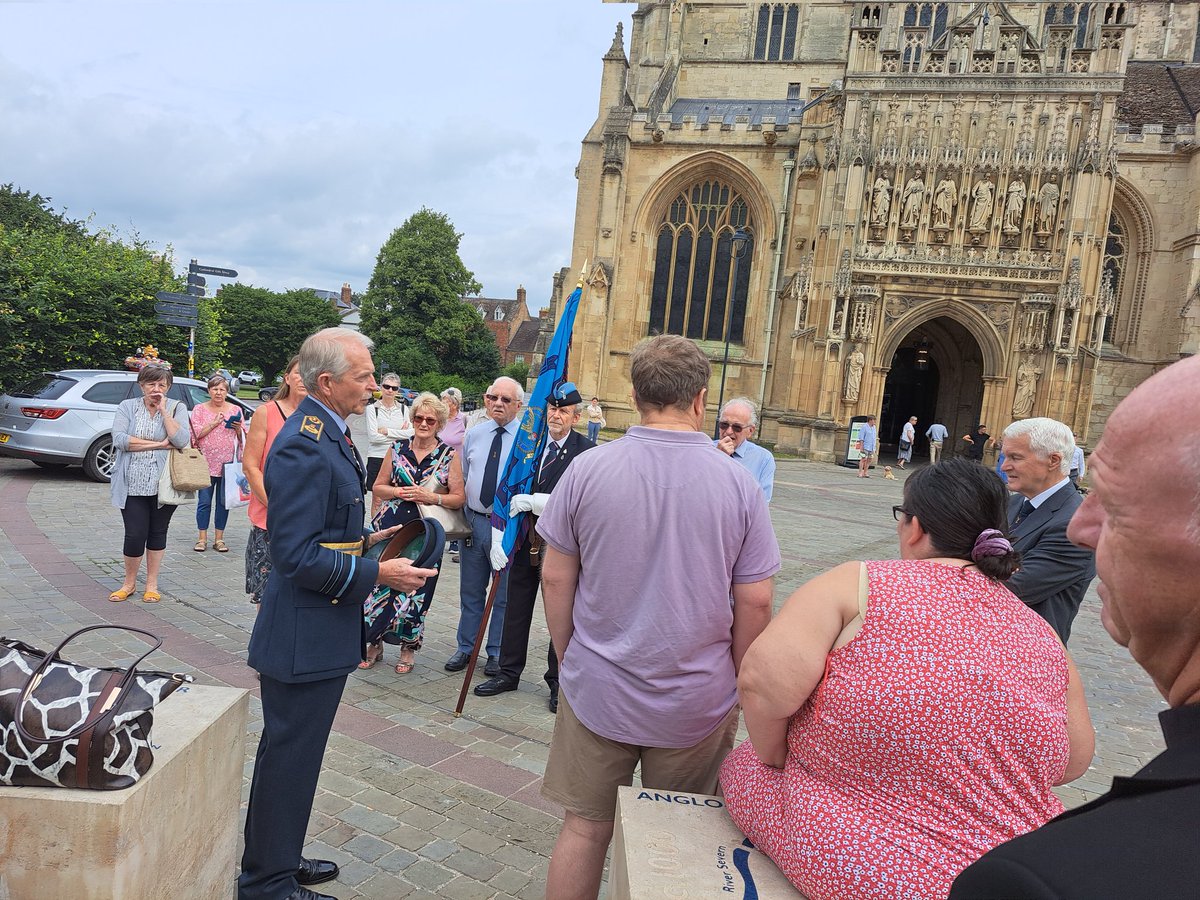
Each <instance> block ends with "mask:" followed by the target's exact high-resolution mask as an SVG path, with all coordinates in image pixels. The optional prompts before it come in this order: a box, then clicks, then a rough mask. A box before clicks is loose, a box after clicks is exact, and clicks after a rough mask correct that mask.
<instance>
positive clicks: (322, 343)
mask: <svg viewBox="0 0 1200 900" xmlns="http://www.w3.org/2000/svg"><path fill="white" fill-rule="evenodd" d="M356 341H357V342H358V343H359V344H360V345H362V346H363V347H366V348H367V352H368V353H369V352H370V351H371V350H374V349H375V342H374V341H373V340H371V339H370V338H369V337H367V336H366V335H365V334H363V333H362V332H361V331H351V330H350V329H349V328H337V327H334V328H322V329H321V330H320V331H318V332H317V333H316V334H310V335H309V336H308V337H307V338H305V339H304V343H303V344H301V345H300V380H301V381H303V382H304V386H305V387H306V388H308V390H309V392H310V393H311V392H313V391H316V390H317V379H318V378H320V377H321V373H322V372H328V373H329V374H330V375H332V376H333V377H334V378H335V379H337V378H341V377H342V376H343V375H345V374H346V372H348V371H349V370H350V362H349V360H347V359H346V348H347V346H349V345H350V344H353V343H354V342H356Z"/></svg>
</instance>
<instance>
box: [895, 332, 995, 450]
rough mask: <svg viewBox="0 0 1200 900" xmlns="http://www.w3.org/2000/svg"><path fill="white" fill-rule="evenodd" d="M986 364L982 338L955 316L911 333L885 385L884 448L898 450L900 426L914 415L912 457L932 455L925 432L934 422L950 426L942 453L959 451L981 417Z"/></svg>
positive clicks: (899, 352)
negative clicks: (964, 438)
mask: <svg viewBox="0 0 1200 900" xmlns="http://www.w3.org/2000/svg"><path fill="white" fill-rule="evenodd" d="M983 369H984V362H983V351H982V350H981V349H980V347H979V342H978V341H976V340H975V338H974V336H973V335H972V334H971V332H970V331H968V330H967V329H966V328H965V327H964V326H963V325H962V324H960V323H959V322H957V321H955V320H954V319H951V318H949V317H947V316H940V317H938V318H935V319H930V320H928V321H926V322H922V323H921V324H920V325H917V326H916V327H915V328H913V329H912V330H911V331H910V332H908V334H906V335H905V336H904V337H903V338H902V339H901V340H900V343H899V344H898V345H897V347H896V350H895V352H894V353H893V354H892V359H891V361H890V368H889V370H888V376H887V381H886V382H885V384H884V388H883V404H882V407H881V410H880V416H879V435H880V442H881V444H882V446H883V449H884V451H885V452H886V453H890V454H894V453H895V452H896V449H897V444H898V443H899V440H900V430H901V428H903V426H904V423H905V422H906V421H908V419H909V417H910V416H916V417H917V442H916V446H915V447H914V448H913V459H914V460H917V459H928V457H929V442H928V441H927V440H926V439H925V432H926V430H927V429H928V428H929V426H930V425H932V424H933V423H934V422H941V423H942V424H943V425H945V426H946V428H948V429H949V431H950V436H949V437H948V438H947V439H946V446H945V449H944V451H943V455H944V456H954V455H956V453H957V451H958V450H959V449H960V448H961V444H962V442H961V441H960V438H961V437H962V436H963V435H964V434H966V433H967V432H969V431H970V430H971V429H972V428H974V427H975V425H976V424H978V422H979V414H980V410H981V409H982V408H983V377H982V376H983ZM987 424H988V425H992V426H993V429H994V428H995V424H994V423H991V422H988V423H987ZM993 433H994V431H993Z"/></svg>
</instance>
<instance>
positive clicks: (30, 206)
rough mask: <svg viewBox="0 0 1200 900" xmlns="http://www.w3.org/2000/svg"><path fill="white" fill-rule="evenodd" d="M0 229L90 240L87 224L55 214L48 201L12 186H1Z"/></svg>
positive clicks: (39, 195) (45, 198)
mask: <svg viewBox="0 0 1200 900" xmlns="http://www.w3.org/2000/svg"><path fill="white" fill-rule="evenodd" d="M0 226H3V227H4V228H8V229H10V230H13V231H17V230H21V229H31V230H35V231H47V230H49V231H65V232H67V233H68V234H71V235H73V236H75V237H77V238H86V237H87V230H86V229H85V227H84V223H82V222H74V221H71V220H70V219H68V218H66V217H65V216H63V215H61V214H59V213H57V212H55V211H54V210H53V209H52V208H51V206H50V198H49V197H43V196H42V195H41V194H31V193H30V192H29V191H21V190H17V188H16V187H15V186H14V185H12V184H11V183H10V184H0Z"/></svg>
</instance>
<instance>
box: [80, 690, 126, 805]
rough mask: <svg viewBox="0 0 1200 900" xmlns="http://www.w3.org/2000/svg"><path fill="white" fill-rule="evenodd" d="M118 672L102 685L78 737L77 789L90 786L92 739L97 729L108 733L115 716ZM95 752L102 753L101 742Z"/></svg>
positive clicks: (118, 691) (118, 694)
mask: <svg viewBox="0 0 1200 900" xmlns="http://www.w3.org/2000/svg"><path fill="white" fill-rule="evenodd" d="M121 675H122V673H120V672H113V673H112V674H111V675H109V676H108V681H106V682H105V683H104V687H102V688H101V689H100V694H99V696H98V697H96V704H95V705H94V706H93V707H92V708H91V711H90V712H88V715H87V718H86V719H84V721H83V731H82V732H81V733H80V735H79V745H78V746H77V747H76V748H75V786H76V787H79V788H85V789H86V788H89V787H91V784H90V783H89V779H90V777H91V772H92V763H93V762H94V761H93V759H92V753H93V748H92V737H93V736H94V735H95V734H96V730H97V729H98V728H99V729H100V731H101V733H105V732H107V731H108V726H109V724H110V723H111V722H112V719H113V717H114V716H116V714H117V699H118V697H119V696H120V688H119V687H118V685H119V684H120V682H121ZM95 749H96V750H98V751H100V752H103V742H101V744H98V745H97V746H96V748H95Z"/></svg>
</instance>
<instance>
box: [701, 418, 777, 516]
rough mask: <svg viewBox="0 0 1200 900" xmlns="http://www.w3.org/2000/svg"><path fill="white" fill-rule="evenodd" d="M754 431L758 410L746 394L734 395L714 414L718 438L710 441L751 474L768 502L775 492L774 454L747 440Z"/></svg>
mask: <svg viewBox="0 0 1200 900" xmlns="http://www.w3.org/2000/svg"><path fill="white" fill-rule="evenodd" d="M757 430H758V410H757V409H756V408H755V406H754V403H753V402H752V401H751V400H750V398H749V397H735V398H734V399H732V400H730V401H729V402H728V403H726V404H725V405H724V406H723V407H721V412H720V414H719V415H718V417H717V433H718V434H719V435H720V437H719V438H718V439H717V440H715V441H713V443H714V444H716V446H717V449H718V450H720V451H721V452H722V453H727V454H728V455H729V456H731V457H732V458H733V460H734V461H735V462H737V463H739V464H740V465H741V466H742V468H744V469H746V470H747V471H748V472H749V473H750V474H751V475H753V476H754V480H755V481H757V482H758V486H759V487H760V488H762V492H763V495H764V496H765V497H766V498H767V502H768V503H770V502H771V494H772V493H774V491H775V457H774V456H773V455H772V454H771V451H770V450H767V449H766V448H764V447H760V446H758V444H752V443H751V442H750V438H751V437H752V436H753V435H754V432H755V431H757Z"/></svg>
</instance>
